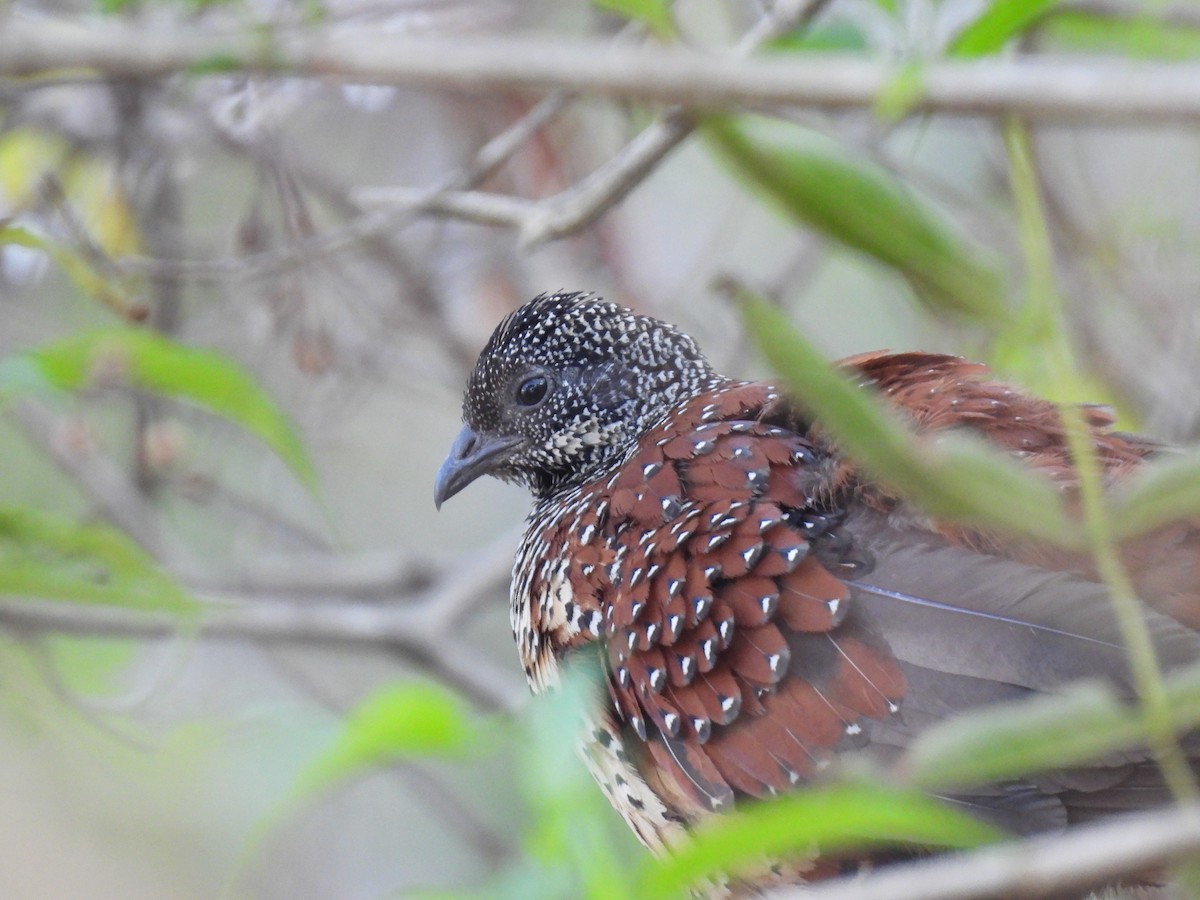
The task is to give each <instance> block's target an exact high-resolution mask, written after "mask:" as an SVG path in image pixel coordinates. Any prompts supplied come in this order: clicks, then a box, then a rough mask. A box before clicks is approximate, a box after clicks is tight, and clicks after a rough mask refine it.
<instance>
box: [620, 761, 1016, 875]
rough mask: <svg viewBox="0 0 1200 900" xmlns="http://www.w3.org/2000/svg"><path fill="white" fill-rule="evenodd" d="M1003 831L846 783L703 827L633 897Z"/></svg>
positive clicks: (926, 803) (903, 795) (904, 792)
mask: <svg viewBox="0 0 1200 900" xmlns="http://www.w3.org/2000/svg"><path fill="white" fill-rule="evenodd" d="M1002 836H1003V835H1002V833H1001V832H999V831H997V830H996V829H994V828H992V827H991V826H990V825H985V824H983V823H982V822H980V821H978V820H976V819H972V818H971V817H969V816H967V815H964V814H963V813H960V812H958V811H957V810H953V809H950V808H949V807H947V806H944V805H942V804H941V803H939V802H937V801H936V800H933V799H932V798H930V797H928V796H926V795H925V794H922V793H921V792H919V791H915V790H910V789H897V788H892V787H885V786H883V785H874V784H865V783H862V784H860V783H847V784H838V785H832V786H830V787H822V788H814V789H811V790H807V791H803V792H800V793H797V794H794V795H789V796H786V797H782V798H779V799H777V800H772V801H770V802H767V803H761V804H758V805H755V806H752V807H750V808H749V809H747V810H745V811H738V812H735V813H731V814H729V815H726V816H718V817H714V818H712V819H709V820H708V821H706V822H705V823H704V824H703V825H701V826H700V827H699V828H698V829H697V830H696V832H695V834H694V836H693V838H692V840H690V841H688V842H687V843H685V844H684V845H683V846H682V847H680V848H679V850H678V851H677V852H675V853H674V854H672V855H671V856H670V857H667V858H665V859H662V860H659V861H657V862H656V863H655V864H653V865H652V866H649V867H648V868H647V870H646V872H645V875H644V876H643V879H642V890H641V892H640V896H645V897H662V896H668V895H670V894H671V893H672V892H677V891H680V890H683V889H685V888H688V887H689V886H692V885H694V884H695V883H696V882H698V881H699V880H701V879H702V878H705V877H711V876H714V875H717V874H718V873H720V872H737V871H740V870H744V869H753V868H755V867H757V866H761V865H762V864H763V862H764V860H765V859H767V858H769V857H779V856H786V855H804V854H807V853H810V852H812V851H813V850H814V849H817V848H819V849H820V851H821V852H822V853H830V852H836V851H839V850H846V849H850V848H857V847H872V846H879V845H881V844H884V845H887V844H907V845H917V846H921V847H946V848H956V849H957V848H967V847H977V846H979V845H981V844H984V843H988V842H990V841H995V840H999V839H1000V838H1001V837H1002Z"/></svg>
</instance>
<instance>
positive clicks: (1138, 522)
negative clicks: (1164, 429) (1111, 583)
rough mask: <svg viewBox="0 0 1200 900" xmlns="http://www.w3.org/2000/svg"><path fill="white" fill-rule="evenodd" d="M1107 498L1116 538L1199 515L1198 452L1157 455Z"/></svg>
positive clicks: (1128, 536)
mask: <svg viewBox="0 0 1200 900" xmlns="http://www.w3.org/2000/svg"><path fill="white" fill-rule="evenodd" d="M1111 500H1112V505H1111V507H1110V509H1111V514H1110V517H1111V520H1112V523H1113V528H1114V530H1115V531H1116V534H1117V536H1118V537H1119V538H1130V537H1135V536H1137V535H1139V534H1142V533H1144V532H1147V531H1151V530H1153V529H1154V528H1156V527H1158V526H1159V525H1165V524H1166V523H1168V522H1172V521H1175V520H1177V519H1183V518H1187V517H1194V516H1200V453H1195V452H1192V453H1188V454H1182V455H1180V456H1174V457H1159V458H1157V459H1154V460H1153V461H1151V462H1148V463H1146V464H1145V465H1142V466H1139V467H1138V471H1137V472H1136V474H1134V475H1133V476H1131V477H1130V478H1129V480H1128V481H1125V482H1124V483H1122V484H1121V485H1120V486H1119V487H1117V488H1116V489H1115V490H1114V491H1113V494H1112V498H1111Z"/></svg>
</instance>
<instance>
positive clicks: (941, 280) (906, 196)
mask: <svg viewBox="0 0 1200 900" xmlns="http://www.w3.org/2000/svg"><path fill="white" fill-rule="evenodd" d="M702 133H703V135H704V136H705V138H706V139H707V141H708V142H709V144H710V146H712V147H713V148H714V149H715V150H716V152H717V153H718V155H719V156H720V157H721V158H722V159H724V160H725V161H727V162H728V163H729V164H730V165H731V167H732V168H733V170H734V172H735V173H737V174H738V175H739V176H740V177H741V178H742V179H743V180H744V181H746V182H747V183H748V184H749V185H750V186H751V187H752V188H754V189H755V190H757V191H759V192H760V193H762V194H763V195H764V196H765V197H766V198H767V199H768V200H769V201H770V202H771V203H772V204H774V205H775V206H776V207H777V208H778V209H779V210H781V211H782V212H783V213H784V214H785V215H786V216H788V217H789V218H791V219H793V220H795V221H797V222H801V223H804V224H806V225H809V226H811V227H813V228H815V229H816V230H818V231H819V232H821V233H822V234H824V235H826V236H828V237H831V238H833V239H835V240H837V241H840V242H841V243H843V244H845V245H847V246H848V247H852V248H854V249H855V250H859V251H862V252H863V253H866V254H868V255H869V256H872V257H874V258H875V259H877V260H879V261H880V262H882V263H884V264H886V265H888V266H891V267H892V268H894V269H895V270H897V271H898V272H900V273H901V274H902V275H904V277H905V278H907V279H908V281H909V282H910V284H912V286H913V288H914V289H915V290H916V292H917V295H918V297H919V298H920V299H921V300H922V301H924V302H925V303H926V304H927V305H928V306H930V307H931V308H932V309H934V310H935V311H949V312H954V313H957V314H960V315H966V316H969V317H972V318H975V319H978V320H981V321H989V322H999V321H1003V320H1004V318H1005V316H1006V311H1005V305H1004V296H1003V283H1002V279H1001V276H1000V273H999V270H998V269H996V268H995V267H994V266H992V265H990V264H985V263H984V262H983V261H982V256H981V253H980V252H979V251H978V250H977V249H976V248H973V247H971V246H969V245H968V244H967V243H966V241H964V240H962V239H960V238H959V237H957V236H956V235H954V234H953V233H952V232H951V231H950V229H949V228H947V227H946V225H945V223H944V222H943V221H942V220H941V218H940V217H939V216H937V215H935V214H934V212H933V211H932V210H930V209H929V208H927V207H926V206H925V205H924V204H922V203H921V202H920V201H918V200H917V199H916V198H915V197H914V196H912V194H910V193H909V192H908V191H907V190H906V189H905V187H904V186H903V185H901V184H900V183H899V182H897V181H896V180H895V179H894V178H892V176H891V175H889V174H888V173H887V172H885V171H884V170H883V169H881V168H879V167H877V166H873V165H868V164H866V163H863V162H856V161H853V160H851V159H850V158H849V157H848V155H847V153H846V151H845V150H844V149H842V148H840V147H837V146H836V145H834V144H832V143H831V142H829V141H828V140H826V139H824V138H820V137H818V136H817V135H815V134H813V133H812V132H808V131H805V130H803V129H799V128H795V129H791V132H790V133H792V134H793V137H792V138H791V139H790V140H788V141H787V142H786V143H785V142H781V141H778V140H770V141H768V140H766V139H762V138H754V137H751V136H750V134H749V133H748V131H747V129H746V127H745V126H744V124H743V123H742V122H740V121H737V120H733V119H728V118H718V117H712V118H709V119H707V120H705V123H704V125H703V126H702Z"/></svg>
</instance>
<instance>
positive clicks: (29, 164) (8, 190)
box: [0, 127, 70, 212]
mask: <svg viewBox="0 0 1200 900" xmlns="http://www.w3.org/2000/svg"><path fill="white" fill-rule="evenodd" d="M69 154H70V146H69V144H68V143H67V141H65V140H64V139H63V138H61V137H59V136H58V135H54V134H50V133H48V132H45V131H41V130H39V129H37V128H29V127H25V128H13V129H12V130H10V131H6V132H4V134H3V135H2V136H0V194H2V196H0V199H2V200H3V201H4V207H5V209H6V210H16V211H18V212H20V211H21V210H22V209H23V208H24V207H26V206H28V205H29V204H30V203H32V202H33V201H34V200H36V198H37V191H38V186H39V184H40V183H41V181H42V179H43V178H44V177H45V176H46V175H47V174H49V173H50V172H52V171H54V170H55V169H57V168H58V167H59V166H61V165H62V164H63V163H64V162H65V161H66V159H67V157H68V156H69Z"/></svg>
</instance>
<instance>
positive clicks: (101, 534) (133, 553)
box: [0, 508, 196, 613]
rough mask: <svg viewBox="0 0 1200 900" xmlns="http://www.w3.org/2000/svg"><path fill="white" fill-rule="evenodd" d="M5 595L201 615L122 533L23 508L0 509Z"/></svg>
mask: <svg viewBox="0 0 1200 900" xmlns="http://www.w3.org/2000/svg"><path fill="white" fill-rule="evenodd" d="M0 593H3V594H9V595H14V596H23V597H40V598H43V599H47V600H69V601H74V602H76V603H92V604H102V605H105V606H119V607H124V608H127V609H137V610H143V611H162V612H170V613H185V612H192V611H194V610H195V609H196V604H195V602H194V601H193V600H192V599H191V598H190V597H189V596H188V595H187V594H186V593H185V592H184V591H183V590H182V589H181V588H180V587H179V586H178V585H177V584H176V583H175V581H174V580H173V579H172V578H171V577H170V576H168V575H167V574H166V573H165V572H164V571H163V570H162V569H160V568H159V567H158V565H157V564H156V563H155V562H154V560H153V559H152V558H151V557H150V556H149V554H147V553H146V552H145V551H143V550H142V549H141V548H140V547H139V546H138V545H137V544H135V543H134V542H133V541H131V540H130V539H129V538H127V537H126V536H125V535H124V534H123V533H122V532H120V531H118V530H116V529H115V528H111V527H109V526H107V525H101V524H87V525H81V524H79V523H78V522H76V521H74V520H72V519H68V518H65V517H63V516H58V515H55V514H52V513H49V512H44V511H40V510H32V509H22V508H8V509H0Z"/></svg>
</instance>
